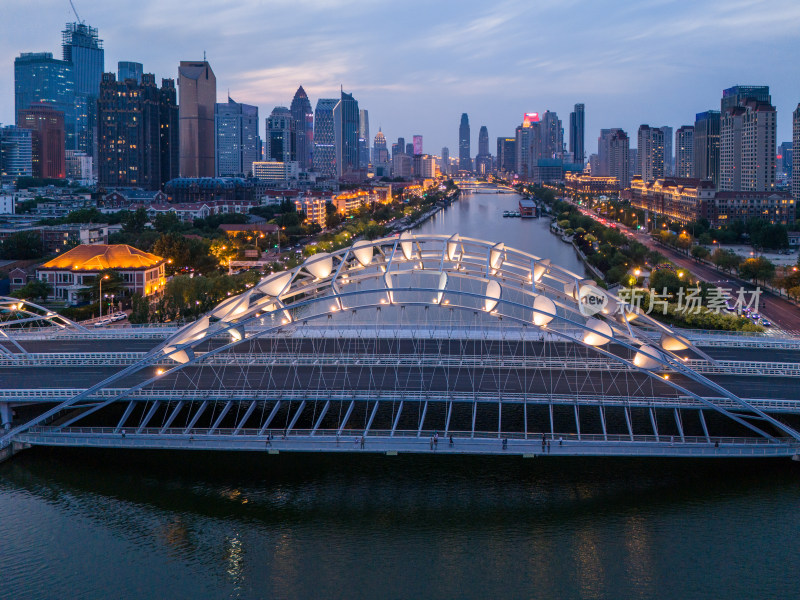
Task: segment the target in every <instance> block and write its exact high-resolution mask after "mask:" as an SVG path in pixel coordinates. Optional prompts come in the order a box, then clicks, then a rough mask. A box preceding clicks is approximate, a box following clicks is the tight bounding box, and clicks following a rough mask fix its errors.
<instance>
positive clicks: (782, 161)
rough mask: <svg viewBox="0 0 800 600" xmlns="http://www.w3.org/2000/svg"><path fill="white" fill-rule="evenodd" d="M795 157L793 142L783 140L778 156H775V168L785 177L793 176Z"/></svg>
mask: <svg viewBox="0 0 800 600" xmlns="http://www.w3.org/2000/svg"><path fill="white" fill-rule="evenodd" d="M793 158H794V151H793V149H792V142H781V144H780V146H778V156H776V157H775V159H776V160H775V169H776V171H780V172H781V173H783V175H784V177H786V178H788V179H791V177H792V159H793ZM776 177H777V175H776Z"/></svg>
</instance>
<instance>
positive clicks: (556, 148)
mask: <svg viewBox="0 0 800 600" xmlns="http://www.w3.org/2000/svg"><path fill="white" fill-rule="evenodd" d="M540 123H541V125H540V131H541V137H540V143H541V145H542V147H541V150H540V152H539V158H561V157H562V156H563V154H564V128H563V127H562V126H561V119H559V118H558V115H557V114H556V113H554V112H551V111H549V110H547V111H545V113H544V114H543V115H542V118H541V121H540ZM533 164H534V165H535V164H536V163H533Z"/></svg>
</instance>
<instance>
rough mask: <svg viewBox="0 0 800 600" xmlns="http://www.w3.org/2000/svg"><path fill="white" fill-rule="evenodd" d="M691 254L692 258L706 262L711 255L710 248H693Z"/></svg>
mask: <svg viewBox="0 0 800 600" xmlns="http://www.w3.org/2000/svg"><path fill="white" fill-rule="evenodd" d="M691 253H692V257H693V258H696V259H697V260H705V259H706V258H708V257H709V255H710V254H711V252H709V250H708V248H706V247H704V246H692V250H691Z"/></svg>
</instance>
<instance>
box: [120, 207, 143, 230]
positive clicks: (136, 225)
mask: <svg viewBox="0 0 800 600" xmlns="http://www.w3.org/2000/svg"><path fill="white" fill-rule="evenodd" d="M147 221H148V218H147V211H146V210H145V209H144V207H139V208H138V209H136V212H132V213H128V214H127V215H126V217H125V221H124V222H123V224H122V229H123V231H124V232H125V233H141V232H142V231H144V226H145V225H146V224H147Z"/></svg>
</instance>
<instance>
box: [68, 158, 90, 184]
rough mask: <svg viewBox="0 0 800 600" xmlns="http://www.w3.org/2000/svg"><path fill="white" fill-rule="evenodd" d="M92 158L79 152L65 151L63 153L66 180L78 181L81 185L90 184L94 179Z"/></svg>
mask: <svg viewBox="0 0 800 600" xmlns="http://www.w3.org/2000/svg"><path fill="white" fill-rule="evenodd" d="M93 162H94V161H93V160H92V157H91V156H89V155H88V154H86V152H82V151H80V150H67V151H66V152H65V164H66V171H67V178H68V179H74V180H76V181H80V182H81V184H82V185H86V184H91V183H92V182H93V181H94V179H93V177H92V173H93V171H94V165H93Z"/></svg>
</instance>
